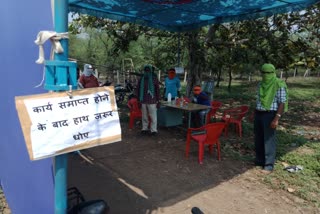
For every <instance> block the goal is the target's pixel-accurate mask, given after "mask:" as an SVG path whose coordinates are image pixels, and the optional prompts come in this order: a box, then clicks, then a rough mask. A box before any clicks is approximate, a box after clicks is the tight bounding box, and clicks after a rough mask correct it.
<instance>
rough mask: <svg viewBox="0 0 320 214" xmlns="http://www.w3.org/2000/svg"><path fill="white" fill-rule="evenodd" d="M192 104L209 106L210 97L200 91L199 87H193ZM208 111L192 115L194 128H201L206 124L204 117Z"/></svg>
mask: <svg viewBox="0 0 320 214" xmlns="http://www.w3.org/2000/svg"><path fill="white" fill-rule="evenodd" d="M192 102H193V103H196V104H200V105H207V106H211V103H210V97H209V96H208V94H206V93H205V92H204V91H201V86H200V85H195V86H194V87H193V98H192ZM209 111H210V109H209V108H208V109H206V110H200V111H198V112H197V114H194V117H193V118H194V123H195V126H196V127H201V126H203V125H205V123H206V115H207V113H208V112H209Z"/></svg>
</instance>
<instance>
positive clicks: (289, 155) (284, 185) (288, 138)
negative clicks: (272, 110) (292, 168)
mask: <svg viewBox="0 0 320 214" xmlns="http://www.w3.org/2000/svg"><path fill="white" fill-rule="evenodd" d="M256 84H257V83H253V82H240V81H237V82H234V83H233V84H232V88H231V91H230V92H229V91H228V90H227V86H226V83H223V84H221V87H220V88H216V89H215V94H214V99H215V100H219V101H222V102H223V103H224V104H230V105H231V106H232V105H239V104H246V105H249V106H250V107H251V109H252V110H253V109H254V107H255V96H256ZM287 85H288V88H289V112H288V113H286V115H285V117H284V118H282V122H281V121H280V125H283V127H284V128H283V129H281V130H278V131H277V157H276V160H277V162H276V165H275V171H274V173H272V174H270V175H268V176H266V177H264V182H265V183H266V184H268V185H270V186H271V187H273V188H275V189H282V190H285V191H287V189H288V188H292V189H294V190H295V191H294V192H292V194H294V195H296V196H298V197H300V198H302V199H304V200H305V201H307V202H309V203H312V204H314V205H315V206H317V207H320V142H319V141H310V140H308V139H307V138H305V137H304V136H303V135H297V132H296V130H297V129H299V130H300V129H301V130H303V133H306V131H304V127H303V126H302V125H301V116H302V115H305V114H306V113H311V112H313V113H319V112H320V102H319V100H320V90H319V89H320V78H289V79H288V81H287ZM283 123H285V124H283ZM314 125H316V124H314ZM319 138H320V137H318V140H320V139H319ZM222 149H223V151H222V152H223V154H224V155H227V156H229V157H232V158H234V159H235V160H242V161H253V160H254V155H255V153H254V143H253V124H252V123H250V122H248V121H247V120H245V121H244V122H243V138H242V139H239V138H236V137H235V135H234V136H233V138H232V137H231V138H230V139H229V138H227V139H224V140H223V141H222ZM282 163H287V164H289V165H301V166H303V170H302V171H299V172H296V173H290V172H288V171H286V170H284V166H283V164H282Z"/></svg>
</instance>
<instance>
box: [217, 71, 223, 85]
mask: <svg viewBox="0 0 320 214" xmlns="http://www.w3.org/2000/svg"><path fill="white" fill-rule="evenodd" d="M221 73H222V67H219V70H218V80H217V83H216V87H217V88H219V87H220V80H221Z"/></svg>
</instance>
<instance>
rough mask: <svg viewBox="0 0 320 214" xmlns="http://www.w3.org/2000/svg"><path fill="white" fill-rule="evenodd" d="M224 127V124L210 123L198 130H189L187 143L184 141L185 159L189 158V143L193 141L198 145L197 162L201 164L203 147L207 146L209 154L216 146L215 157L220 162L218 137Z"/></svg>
mask: <svg viewBox="0 0 320 214" xmlns="http://www.w3.org/2000/svg"><path fill="white" fill-rule="evenodd" d="M225 127H226V123H224V122H218V123H210V124H206V125H204V126H202V127H200V128H189V129H188V132H187V141H186V154H185V155H186V158H188V157H189V150H190V142H191V140H194V141H196V142H197V143H198V146H199V152H198V162H199V164H203V155H204V146H205V145H208V146H209V151H210V153H212V152H213V145H216V148H217V154H218V155H217V157H218V160H221V155H220V141H219V137H220V136H221V133H222V131H223V129H224V128H225Z"/></svg>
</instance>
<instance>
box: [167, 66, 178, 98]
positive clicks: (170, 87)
mask: <svg viewBox="0 0 320 214" xmlns="http://www.w3.org/2000/svg"><path fill="white" fill-rule="evenodd" d="M164 84H165V100H168V94H169V93H170V94H171V99H173V100H174V99H175V98H176V97H178V96H179V95H180V87H181V85H180V80H179V78H178V77H177V76H176V70H175V69H174V68H170V69H169V71H168V77H166V79H165V80H164Z"/></svg>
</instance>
